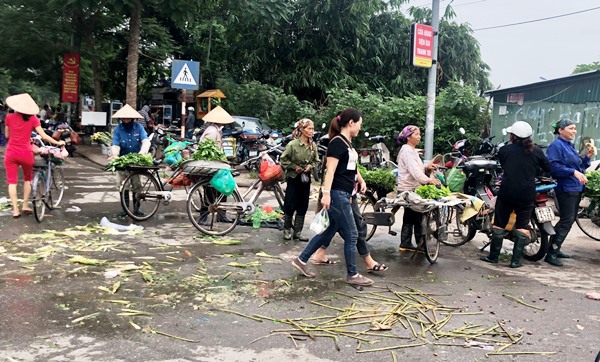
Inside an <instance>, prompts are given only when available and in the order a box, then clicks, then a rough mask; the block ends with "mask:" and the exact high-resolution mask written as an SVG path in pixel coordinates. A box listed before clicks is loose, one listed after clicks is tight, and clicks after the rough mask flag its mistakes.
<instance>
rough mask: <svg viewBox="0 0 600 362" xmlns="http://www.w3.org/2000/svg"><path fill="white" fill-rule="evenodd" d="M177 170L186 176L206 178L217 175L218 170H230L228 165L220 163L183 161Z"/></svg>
mask: <svg viewBox="0 0 600 362" xmlns="http://www.w3.org/2000/svg"><path fill="white" fill-rule="evenodd" d="M179 168H180V169H181V172H183V173H184V174H186V175H193V176H207V175H213V174H215V173H217V171H219V170H231V167H230V166H229V164H227V163H225V162H220V161H204V160H187V161H183V162H182V163H181V164H180V165H179Z"/></svg>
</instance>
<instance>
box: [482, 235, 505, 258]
mask: <svg viewBox="0 0 600 362" xmlns="http://www.w3.org/2000/svg"><path fill="white" fill-rule="evenodd" d="M505 236H506V230H504V229H498V228H492V231H491V235H490V254H489V255H488V256H482V257H480V258H479V259H480V260H483V261H487V262H488V263H493V264H497V263H498V257H499V256H500V251H502V241H504V237H505Z"/></svg>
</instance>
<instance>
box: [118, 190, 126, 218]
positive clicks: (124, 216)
mask: <svg viewBox="0 0 600 362" xmlns="http://www.w3.org/2000/svg"><path fill="white" fill-rule="evenodd" d="M123 201H125V205H127V207H128V208H129V192H126V193H125V195H123ZM117 216H118V217H119V218H121V219H124V218H126V217H127V211H125V209H123V210H121V212H119V214H118V215H117Z"/></svg>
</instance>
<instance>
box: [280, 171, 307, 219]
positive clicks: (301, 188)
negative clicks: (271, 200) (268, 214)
mask: <svg viewBox="0 0 600 362" xmlns="http://www.w3.org/2000/svg"><path fill="white" fill-rule="evenodd" d="M286 182H287V188H286V189H285V200H284V203H283V212H284V213H285V214H286V215H293V214H294V212H296V215H300V216H302V215H306V211H307V210H308V198H309V196H310V182H306V183H304V182H302V181H301V180H300V175H298V176H296V177H295V178H291V177H288V179H287V180H286Z"/></svg>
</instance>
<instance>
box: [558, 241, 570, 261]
mask: <svg viewBox="0 0 600 362" xmlns="http://www.w3.org/2000/svg"><path fill="white" fill-rule="evenodd" d="M566 238H567V237H566V235H565V237H564V238H563V239H562V241H561V242H560V246H559V247H558V251H557V252H556V257H557V258H561V259H571V255H569V254H565V253H563V252H562V251H561V250H560V248H562V244H563V243H564V242H565V239H566Z"/></svg>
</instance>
